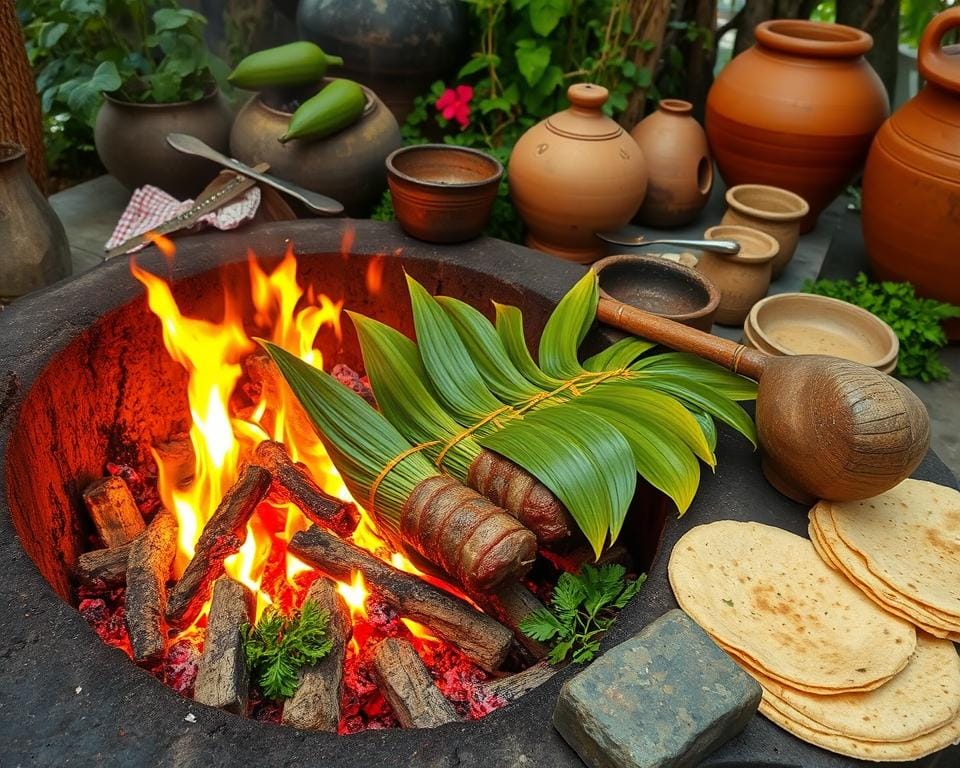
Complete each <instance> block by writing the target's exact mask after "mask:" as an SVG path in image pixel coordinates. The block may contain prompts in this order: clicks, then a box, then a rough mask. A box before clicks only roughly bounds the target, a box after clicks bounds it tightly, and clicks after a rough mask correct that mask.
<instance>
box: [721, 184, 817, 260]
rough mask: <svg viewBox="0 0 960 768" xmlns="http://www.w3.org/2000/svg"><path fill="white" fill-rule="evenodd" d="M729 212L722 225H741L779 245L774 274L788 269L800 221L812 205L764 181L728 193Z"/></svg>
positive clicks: (722, 220)
mask: <svg viewBox="0 0 960 768" xmlns="http://www.w3.org/2000/svg"><path fill="white" fill-rule="evenodd" d="M726 200H727V206H728V207H727V211H726V213H724V214H723V218H722V219H720V223H721V224H742V225H743V226H745V227H753V228H754V229H759V230H760V231H761V232H766V233H767V234H768V235H771V236H772V237H773V239H774V240H776V241H777V244H778V245H779V246H780V248H779V250H778V251H777V257H776V258H775V259H774V260H773V276H774V277H775V278H776V277H779V276H780V275H781V274H782V273H783V270H785V269H786V268H787V264H789V263H790V259H792V258H793V254H794V253H795V252H796V250H797V243H798V241H799V240H800V222H801V221H802V220H803V217H804V216H806V215H807V214H808V213H809V212H810V206H809V205H807V201H806V200H804V199H803V198H802V197H800V195H795V194H793V192H789V191H788V190H786V189H780V188H779V187H768V186H766V185H764V184H741V185H740V186H738V187H730V189H728V190H727V192H726Z"/></svg>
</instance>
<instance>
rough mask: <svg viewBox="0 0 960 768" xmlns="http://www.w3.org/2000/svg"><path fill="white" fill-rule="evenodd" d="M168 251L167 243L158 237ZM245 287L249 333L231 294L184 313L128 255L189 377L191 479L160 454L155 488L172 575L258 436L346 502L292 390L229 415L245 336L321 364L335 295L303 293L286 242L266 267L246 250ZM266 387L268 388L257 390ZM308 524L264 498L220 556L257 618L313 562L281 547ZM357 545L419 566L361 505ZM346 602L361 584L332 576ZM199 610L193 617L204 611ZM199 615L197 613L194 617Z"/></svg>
mask: <svg viewBox="0 0 960 768" xmlns="http://www.w3.org/2000/svg"><path fill="white" fill-rule="evenodd" d="M351 238H352V233H350V232H348V233H347V234H346V235H345V238H344V243H343V250H344V251H345V252H348V251H349V250H350V242H349V241H350V239H351ZM163 246H164V248H165V250H164V253H165V254H166V253H167V251H169V249H170V248H172V243H170V241H166V242H164V243H163ZM372 264H373V265H374V266H373V271H372V274H370V275H368V276H367V280H368V282H370V283H373V284H375V285H376V287H379V283H380V278H381V273H382V268H383V264H382V261H378V260H376V259H375V260H374V261H373V262H372ZM248 265H249V272H250V293H251V298H252V302H253V306H254V310H255V313H254V318H253V325H254V328H253V329H252V330H253V333H252V334H248V332H247V329H246V328H245V327H244V324H243V320H242V317H241V314H240V311H239V308H238V307H237V305H236V302H235V301H233V300H232V299H231V296H230V295H229V293H227V295H226V296H225V304H224V314H223V319H222V320H221V321H220V322H209V321H206V320H200V319H196V318H191V317H186V316H184V315H183V314H182V313H181V311H180V308H179V307H178V305H177V303H176V300H175V299H174V297H173V294H172V291H171V289H170V286H169V285H168V283H167V282H166V281H164V280H163V279H161V278H159V277H157V276H155V275H152V274H150V273H149V272H146V271H145V270H143V269H141V268H139V267H138V266H136V264H134V263H133V262H132V261H131V266H130V268H131V271H132V273H133V275H134V277H135V278H136V279H137V280H139V281H140V282H141V283H142V284H143V285H144V286H145V287H146V289H147V301H148V305H149V307H150V310H151V311H152V312H153V313H154V314H155V315H157V317H158V318H159V319H160V321H161V323H162V327H163V341H164V345H165V346H166V349H167V351H168V352H169V353H170V355H171V357H172V358H173V359H174V360H176V361H177V362H178V363H179V364H180V365H182V366H183V367H184V369H185V370H186V371H187V373H188V376H189V382H188V386H187V396H188V400H189V406H190V415H191V420H192V423H191V427H190V433H189V437H190V442H191V444H192V447H193V451H194V455H195V465H194V472H193V481H192V482H191V483H189V484H188V485H186V486H184V485H183V484H182V483H181V482H180V480H181V476H182V472H181V471H177V469H176V468H175V467H173V466H170V465H164V462H163V460H162V459H161V457H160V456H159V455H157V454H155V458H156V460H157V465H158V475H159V477H158V487H159V491H160V496H161V498H162V500H163V503H164V504H165V505H166V506H167V507H168V508H169V509H171V510H173V511H174V513H175V514H176V517H177V521H178V523H179V534H178V536H179V541H178V552H177V560H176V563H175V565H174V571H175V575H176V576H177V577H178V578H179V576H180V575H181V574H182V572H183V569H184V568H185V567H186V565H187V563H189V561H190V559H191V558H192V557H193V554H194V549H195V546H196V543H197V540H198V538H199V536H200V533H201V532H202V530H203V527H204V525H205V524H206V522H207V521H208V520H209V519H210V517H211V516H212V515H213V513H214V512H215V511H216V509H217V506H218V504H219V502H220V500H221V498H222V497H223V494H224V493H225V492H226V491H227V490H228V489H229V488H230V487H231V486H232V485H233V484H234V482H236V480H237V478H238V476H239V470H240V467H241V465H242V462H243V460H244V459H245V458H246V457H249V456H250V455H251V454H252V453H253V451H254V450H255V449H256V447H257V445H259V443H260V442H262V441H264V440H275V441H277V442H280V443H283V444H284V445H285V447H286V449H287V451H288V452H289V454H290V457H291V458H292V459H293V460H294V461H299V462H302V463H303V464H304V465H306V467H307V468H308V470H309V472H310V474H311V476H312V477H313V479H314V481H315V482H316V483H317V485H319V486H320V487H321V488H322V489H323V490H324V491H326V492H327V493H329V494H331V495H333V496H336V497H338V498H341V499H344V500H349V499H350V496H349V493H348V491H347V488H346V486H345V485H344V483H343V480H342V478H341V477H340V475H339V474H338V473H337V471H336V469H335V468H334V466H333V464H332V462H331V461H330V458H329V456H328V455H327V453H326V451H325V450H324V447H323V444H322V443H321V442H320V441H319V440H318V439H316V436H315V435H314V434H313V432H312V430H307V429H304V427H303V425H302V424H301V425H299V428H298V425H297V424H296V419H292V418H291V417H290V414H291V403H290V402H289V401H288V398H289V397H290V393H289V391H288V390H287V389H286V388H283V391H281V392H280V393H275V394H274V397H273V401H268V398H267V396H266V393H265V392H264V393H263V394H261V396H260V399H259V401H258V402H257V403H256V404H255V406H254V407H253V408H251V409H244V410H243V412H242V413H231V407H230V403H231V398H232V397H233V395H234V393H235V391H236V389H237V387H238V384H239V383H240V382H241V379H242V378H243V375H244V371H243V365H242V364H243V361H244V359H245V358H246V357H247V356H248V355H250V353H252V352H254V351H255V350H256V344H255V343H254V342H253V341H252V339H251V335H256V336H261V337H264V338H267V339H270V340H271V341H273V342H274V343H275V344H278V345H280V346H282V347H284V348H285V349H286V350H288V351H290V352H292V353H294V354H296V355H298V356H299V357H300V358H301V359H302V360H304V361H306V362H308V363H310V364H311V365H314V366H317V367H322V366H323V359H322V355H321V353H320V351H319V350H317V349H315V348H314V341H315V339H316V337H317V334H318V333H319V332H320V331H321V329H324V328H327V329H330V330H332V332H333V333H335V334H336V335H337V337H339V335H340V333H341V328H340V315H341V310H342V302H340V301H333V300H331V299H330V298H329V297H328V296H326V295H323V294H319V295H318V294H315V292H314V291H313V290H312V288H311V289H309V290H307V291H305V290H304V289H303V288H302V287H301V286H300V285H299V283H298V282H297V262H296V259H295V257H294V255H293V250H292V248H288V249H287V252H286V254H285V256H284V257H283V259H282V260H281V261H280V263H279V264H278V265H277V266H276V267H275V268H274V269H273V270H272V271H266V270H264V269H263V268H262V267H261V266H260V265H259V264H258V263H257V260H256V257H255V255H254V254H253V253H250V254H248ZM264 389H266V388H264ZM309 525H310V523H309V521H308V520H307V518H306V517H305V516H304V515H303V514H302V513H301V512H300V510H299V509H298V508H297V507H296V506H295V505H293V504H276V505H275V504H273V503H271V502H264V503H263V504H261V505H260V507H259V508H258V510H257V512H256V513H255V514H254V515H253V517H252V518H251V520H250V522H249V524H248V526H247V538H246V541H245V542H244V544H243V546H242V547H241V549H240V551H239V552H237V553H236V554H234V555H232V556H230V557H228V558H227V559H226V560H225V561H224V565H225V568H226V571H227V573H228V574H229V575H230V576H231V577H232V578H233V579H235V580H237V581H239V582H241V583H243V584H245V585H246V586H247V587H248V588H249V589H250V590H251V591H253V592H254V594H256V596H257V617H258V618H259V616H260V613H261V612H262V610H263V609H264V608H265V607H266V606H267V605H270V604H274V603H279V604H280V605H282V606H284V607H287V606H288V603H287V601H289V600H290V597H291V595H292V594H295V593H298V592H299V591H301V589H302V585H303V583H304V579H303V578H302V577H303V575H304V574H306V573H309V572H310V571H311V570H312V569H311V568H310V566H308V565H307V564H305V563H303V562H302V561H301V560H299V559H298V558H296V557H295V556H294V555H292V554H291V553H289V552H287V551H286V545H287V543H288V542H289V541H290V539H291V537H292V536H293V535H294V534H295V533H297V532H298V531H301V530H305V529H306V528H307V527H309ZM353 541H354V543H355V544H357V545H359V546H361V547H364V548H365V549H367V550H369V551H371V552H373V553H374V554H376V555H377V556H379V557H381V558H383V559H385V560H387V561H389V562H393V564H394V565H396V566H397V567H401V568H403V569H404V570H407V571H410V572H414V573H416V572H417V571H416V569H415V568H414V567H413V565H412V564H411V563H409V562H408V561H407V560H406V558H404V557H403V556H402V555H400V554H399V553H396V552H392V551H390V549H389V548H388V547H387V545H386V544H385V543H384V540H383V539H382V538H381V537H380V536H379V535H378V533H377V530H376V526H375V524H374V523H373V521H372V520H371V519H370V517H369V516H367V515H366V513H364V512H363V510H361V521H360V525H359V526H358V528H357V530H356V532H355V533H354V536H353ZM339 591H340V594H341V595H343V596H344V599H345V600H346V601H347V603H348V605H349V606H350V610H351V617H353V616H359V617H364V616H365V615H366V605H365V603H366V598H367V594H368V593H367V589H366V585H365V584H364V583H363V577H362V575H361V574H359V573H357V574H354V578H353V581H352V583H351V584H343V583H341V584H339ZM206 612H207V609H206V608H205V609H204V610H203V612H202V613H201V615H200V618H203V617H204V616H205V615H206ZM198 621H199V619H198ZM408 626H409V627H410V628H411V631H413V632H414V634H416V635H417V636H418V637H421V638H424V639H432V638H431V636H430V634H429V631H428V630H426V629H425V628H423V627H420V625H416V624H415V623H413V622H408Z"/></svg>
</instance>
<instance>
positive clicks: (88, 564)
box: [73, 534, 142, 587]
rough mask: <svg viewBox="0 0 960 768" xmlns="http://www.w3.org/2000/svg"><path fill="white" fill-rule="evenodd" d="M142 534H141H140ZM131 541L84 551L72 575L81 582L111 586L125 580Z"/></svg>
mask: <svg viewBox="0 0 960 768" xmlns="http://www.w3.org/2000/svg"><path fill="white" fill-rule="evenodd" d="M141 535H142V534H141ZM130 546H131V542H128V543H126V544H121V545H120V546H119V547H107V548H105V549H94V550H93V551H91V552H84V553H83V554H82V555H80V557H79V558H78V559H77V565H76V567H75V568H74V569H73V575H74V576H75V577H76V579H77V581H79V582H80V583H81V584H88V585H89V584H96V583H101V584H105V585H107V586H110V587H113V586H117V585H118V584H123V583H124V582H125V581H126V580H127V557H128V556H129V554H130Z"/></svg>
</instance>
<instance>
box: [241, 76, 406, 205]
mask: <svg viewBox="0 0 960 768" xmlns="http://www.w3.org/2000/svg"><path fill="white" fill-rule="evenodd" d="M330 80H331V78H326V79H325V80H324V82H325V83H326V82H330ZM364 91H365V92H366V94H367V106H366V108H365V110H364V112H363V116H362V117H361V118H360V120H359V121H358V122H356V123H354V124H353V125H351V126H349V127H348V128H345V129H343V130H342V131H339V132H338V133H335V134H333V135H332V136H328V137H326V138H324V139H318V140H316V141H300V140H297V141H288V142H287V143H286V144H281V143H280V142H279V141H277V137H278V136H280V135H282V134H283V133H284V131H285V130H286V128H287V123H288V122H289V121H290V115H291V113H290V112H288V111H285V110H284V109H281V108H280V107H281V106H284V105H280V104H279V103H277V102H274V101H268V100H269V99H271V98H272V97H271V96H269V95H267V94H259V95H256V96H254V97H253V98H251V99H250V101H248V102H247V103H246V104H245V105H244V106H243V108H242V109H241V110H240V112H239V113H238V114H237V118H236V120H234V122H233V130H232V131H231V132H230V151H231V152H232V153H233V156H234V157H235V158H237V159H238V160H241V161H243V162H244V163H246V164H247V165H256V164H257V163H269V164H270V173H272V174H274V175H275V176H279V177H280V178H282V179H286V180H287V181H292V182H293V183H294V184H299V185H300V186H302V187H305V188H306V189H310V190H313V191H314V192H320V193H321V194H324V195H329V196H330V197H332V198H334V199H335V200H339V201H340V202H341V203H343V207H344V209H345V210H346V213H347V214H348V215H350V216H353V217H365V216H367V215H369V213H370V209H371V208H372V207H373V206H374V205H376V204H377V202H378V201H379V200H380V198H381V197H382V196H383V191H384V190H385V189H386V188H387V172H386V169H385V167H384V161H385V160H386V159H387V155H389V154H390V153H391V152H393V150H395V149H397V148H398V147H399V146H400V145H401V144H402V140H401V138H400V128H399V126H398V125H397V121H396V119H395V118H394V116H393V115H392V114H391V112H390V110H389V109H387V108H386V107H385V106H384V105H383V102H381V101H380V99H378V98H377V96H376V94H374V92H373V91H371V90H370V89H369V88H364ZM303 95H304V96H308V95H311V94H309V93H305V94H303Z"/></svg>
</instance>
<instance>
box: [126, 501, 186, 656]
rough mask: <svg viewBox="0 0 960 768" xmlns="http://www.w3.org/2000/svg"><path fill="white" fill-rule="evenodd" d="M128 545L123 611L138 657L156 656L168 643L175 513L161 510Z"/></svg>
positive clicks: (175, 523)
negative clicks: (166, 617) (168, 603)
mask: <svg viewBox="0 0 960 768" xmlns="http://www.w3.org/2000/svg"><path fill="white" fill-rule="evenodd" d="M129 547H130V551H129V556H128V559H127V593H126V598H125V609H126V610H125V612H124V618H125V621H126V623H127V634H128V635H129V637H130V647H131V648H132V649H133V657H134V658H135V659H149V658H154V657H156V656H159V655H160V654H162V653H163V652H164V651H165V650H166V647H167V625H166V621H165V620H164V611H165V609H166V603H167V580H168V579H169V578H170V569H171V567H172V566H173V558H174V556H175V555H176V553H177V521H176V519H175V518H174V516H173V514H172V513H170V512H166V511H162V512H159V513H158V514H157V515H156V517H154V518H153V520H152V521H151V522H150V525H149V526H148V527H147V530H146V531H144V533H143V534H142V535H141V536H138V537H137V538H136V539H134V540H133V541H132V542H130V545H129Z"/></svg>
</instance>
